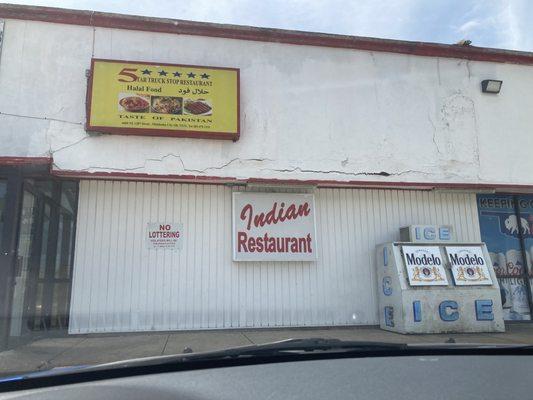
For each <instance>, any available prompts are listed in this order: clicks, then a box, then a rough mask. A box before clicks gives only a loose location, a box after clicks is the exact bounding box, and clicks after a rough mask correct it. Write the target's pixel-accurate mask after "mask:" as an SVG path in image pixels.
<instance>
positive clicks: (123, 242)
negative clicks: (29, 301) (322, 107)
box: [69, 181, 480, 333]
mask: <svg viewBox="0 0 533 400" xmlns="http://www.w3.org/2000/svg"><path fill="white" fill-rule="evenodd" d="M232 190H242V188H236V189H232V188H230V187H226V186H215V185H190V184H168V183H148V182H118V181H83V182H81V184H80V196H79V199H80V200H79V209H78V225H77V226H78V229H77V238H76V254H75V262H74V281H73V290H72V305H71V318H70V328H69V331H70V332H71V333H86V332H116V331H120V332H126V331H143V330H179V329H199V328H236V327H274V326H306V325H310V326H313V325H315V326H318V325H347V324H377V323H378V316H377V294H376V290H377V289H376V282H375V279H376V278H375V274H374V249H375V246H376V245H377V244H379V243H383V242H387V241H393V240H398V237H399V233H398V232H399V230H398V228H399V227H400V226H404V225H409V224H423V223H431V224H452V225H454V226H455V228H456V230H457V235H458V239H459V240H464V241H479V240H480V235H479V224H478V218H477V209H476V198H475V195H474V194H469V193H438V192H421V191H407V190H404V191H401V190H363V189H318V190H316V191H315V195H316V211H317V234H318V246H319V260H318V262H316V263H307V262H291V263H289V262H265V263H259V262H247V263H235V262H233V261H232V257H231V192H232ZM287 191H289V190H287ZM162 221H170V222H183V224H184V247H183V250H181V251H177V252H171V251H159V252H156V251H153V250H148V249H147V248H146V245H145V242H144V236H143V234H144V230H145V227H146V223H147V222H162Z"/></svg>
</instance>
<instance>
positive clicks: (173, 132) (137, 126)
mask: <svg viewBox="0 0 533 400" xmlns="http://www.w3.org/2000/svg"><path fill="white" fill-rule="evenodd" d="M87 95H88V99H87V105H88V110H87V126H86V128H87V130H88V131H97V132H104V133H117V134H129V135H149V136H177V137H192V138H215V139H232V140H237V139H238V138H239V70H238V69H236V68H219V67H200V66H190V65H178V64H155V63H143V62H129V61H114V60H101V59H93V60H92V63H91V75H90V79H89V88H88V93H87Z"/></svg>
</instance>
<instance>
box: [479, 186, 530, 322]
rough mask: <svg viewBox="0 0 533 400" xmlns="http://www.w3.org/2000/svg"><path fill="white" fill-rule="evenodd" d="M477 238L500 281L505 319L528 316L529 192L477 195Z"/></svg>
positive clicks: (524, 318) (525, 318) (528, 317)
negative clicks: (527, 194)
mask: <svg viewBox="0 0 533 400" xmlns="http://www.w3.org/2000/svg"><path fill="white" fill-rule="evenodd" d="M477 200H478V212H479V225H480V229H481V240H482V241H483V242H485V243H486V244H487V249H488V250H489V254H490V256H491V259H492V264H493V265H494V271H495V272H496V276H497V277H498V282H499V284H500V292H501V295H502V305H503V315H504V319H506V320H514V321H528V320H531V310H532V309H533V307H532V293H531V284H532V283H533V282H532V281H533V279H532V278H533V275H532V271H533V268H532V258H533V196H517V195H492V194H491V195H478V199H477Z"/></svg>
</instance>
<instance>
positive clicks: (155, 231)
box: [146, 222, 183, 250]
mask: <svg viewBox="0 0 533 400" xmlns="http://www.w3.org/2000/svg"><path fill="white" fill-rule="evenodd" d="M146 248H148V249H153V250H159V249H161V250H181V249H182V248H183V224H182V223H176V222H149V223H148V224H147V225H146Z"/></svg>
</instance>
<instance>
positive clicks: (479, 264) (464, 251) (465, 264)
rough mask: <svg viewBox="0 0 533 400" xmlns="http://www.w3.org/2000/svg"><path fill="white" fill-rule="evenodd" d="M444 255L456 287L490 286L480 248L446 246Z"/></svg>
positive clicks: (487, 271) (488, 274)
mask: <svg viewBox="0 0 533 400" xmlns="http://www.w3.org/2000/svg"><path fill="white" fill-rule="evenodd" d="M446 254H447V255H448V259H449V260H450V264H451V266H452V274H453V280H454V281H455V284H456V285H457V286H466V285H492V278H491V277H490V272H489V268H488V266H487V261H486V260H485V257H483V252H482V251H481V248H480V247H474V246H463V247H459V246H457V247H455V246H453V247H452V246H446Z"/></svg>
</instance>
